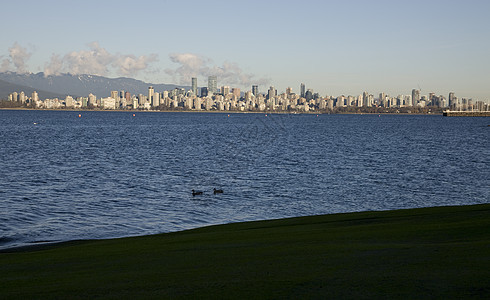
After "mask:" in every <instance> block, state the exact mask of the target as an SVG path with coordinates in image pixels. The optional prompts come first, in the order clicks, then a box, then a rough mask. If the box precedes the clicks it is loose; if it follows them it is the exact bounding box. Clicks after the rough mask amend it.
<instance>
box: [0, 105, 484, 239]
mask: <svg viewBox="0 0 490 300" xmlns="http://www.w3.org/2000/svg"><path fill="white" fill-rule="evenodd" d="M79 113H80V114H81V117H79ZM488 125H490V119H489V118H445V117H442V116H407V115H393V116H392V115H381V116H378V115H319V116H316V115H268V116H266V115H265V114H230V115H228V114H218V113H216V114H215V113H151V112H144V113H143V112H141V113H138V112H137V113H135V115H134V116H133V113H132V112H75V111H73V112H72V111H7V110H3V111H0V174H1V178H0V248H8V247H13V246H19V245H26V244H31V243H36V242H44V241H64V240H72V239H93V238H110V237H123V236H132V235H144V234H153V233H160V232H170V231H177V230H183V229H189V228H195V227H200V226H206V225H211V224H222V223H230V222H238V221H245V220H260V219H274V218H283V217H292V216H306V215H316V214H326V213H338V212H352V211H364V210H390V209H400V208H413V207H427V206H441V205H464V204H476V203H488V202H490V171H489V170H490V168H489V167H490V159H489V158H490V127H488ZM213 188H222V189H223V190H224V193H223V194H216V195H214V194H213V192H212V191H213ZM192 189H195V190H202V191H204V195H201V196H194V197H193V196H192V195H191V190H192Z"/></svg>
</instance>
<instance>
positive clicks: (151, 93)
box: [148, 86, 155, 103]
mask: <svg viewBox="0 0 490 300" xmlns="http://www.w3.org/2000/svg"><path fill="white" fill-rule="evenodd" d="M154 94H155V90H154V89H153V87H152V86H150V87H148V101H149V102H150V103H152V102H153V95H154Z"/></svg>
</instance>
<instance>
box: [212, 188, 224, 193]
mask: <svg viewBox="0 0 490 300" xmlns="http://www.w3.org/2000/svg"><path fill="white" fill-rule="evenodd" d="M213 192H214V193H215V194H222V193H223V190H221V189H220V190H217V189H213Z"/></svg>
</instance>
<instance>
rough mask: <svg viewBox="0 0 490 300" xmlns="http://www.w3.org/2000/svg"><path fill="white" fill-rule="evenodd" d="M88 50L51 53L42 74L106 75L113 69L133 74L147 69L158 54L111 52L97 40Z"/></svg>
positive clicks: (129, 74)
mask: <svg viewBox="0 0 490 300" xmlns="http://www.w3.org/2000/svg"><path fill="white" fill-rule="evenodd" d="M88 46H89V48H90V49H89V50H80V51H72V52H70V53H68V54H65V55H64V56H63V57H61V56H60V55H59V54H53V55H52V56H51V60H50V62H49V63H46V64H45V67H44V74H45V75H46V76H48V75H57V74H60V73H70V74H92V75H100V76H106V75H108V74H110V73H111V72H112V71H114V72H115V73H116V74H118V75H123V76H135V75H137V74H138V72H140V71H143V70H147V69H148V68H149V67H150V63H152V62H154V61H157V60H158V55H156V54H150V55H148V56H145V55H142V56H140V57H136V56H135V55H133V54H118V53H116V54H112V53H110V52H109V51H107V50H106V49H105V48H102V47H101V46H100V45H99V44H98V43H97V42H92V43H90V44H89V45H88Z"/></svg>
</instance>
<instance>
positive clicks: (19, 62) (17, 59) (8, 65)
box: [0, 42, 32, 73]
mask: <svg viewBox="0 0 490 300" xmlns="http://www.w3.org/2000/svg"><path fill="white" fill-rule="evenodd" d="M31 55H32V53H30V52H28V51H27V49H26V48H23V47H22V46H20V45H19V44H18V43H17V42H15V43H14V44H13V45H12V47H10V48H9V56H8V58H3V57H1V58H0V59H1V60H2V62H1V63H0V72H6V71H15V72H17V73H27V72H28V71H27V64H26V61H27V60H29V58H30V57H31ZM12 65H13V67H14V68H12Z"/></svg>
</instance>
